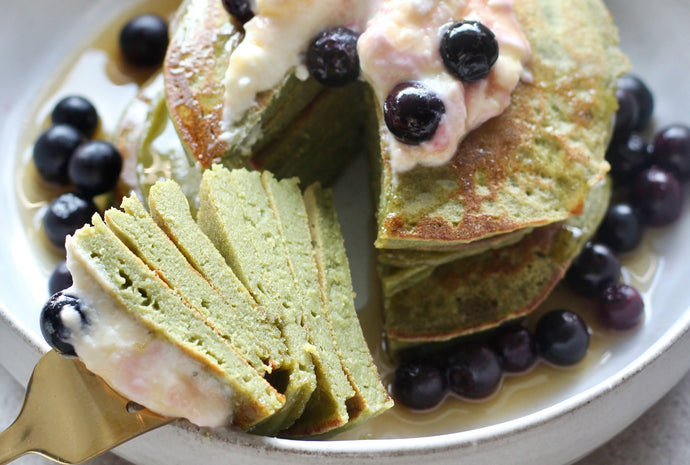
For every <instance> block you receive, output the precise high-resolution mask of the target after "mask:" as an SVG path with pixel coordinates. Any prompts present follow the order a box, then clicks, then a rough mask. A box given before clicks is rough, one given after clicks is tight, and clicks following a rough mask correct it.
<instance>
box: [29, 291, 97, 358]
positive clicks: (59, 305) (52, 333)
mask: <svg viewBox="0 0 690 465" xmlns="http://www.w3.org/2000/svg"><path fill="white" fill-rule="evenodd" d="M66 310H72V311H75V312H76V313H77V314H78V315H79V318H80V321H81V324H82V325H86V324H88V322H87V319H86V316H85V315H84V312H83V311H82V309H81V304H80V302H79V299H77V298H76V297H72V296H70V295H67V294H65V293H63V292H58V293H57V294H54V295H53V296H52V297H51V298H50V299H49V300H48V302H46V304H45V305H44V306H43V310H42V311H41V317H40V325H41V334H43V338H44V339H45V340H46V342H47V343H48V344H49V345H50V346H51V347H52V348H54V349H55V350H57V351H58V352H61V353H63V354H64V355H76V354H75V352H74V347H73V346H72V344H70V343H69V342H67V341H68V340H69V338H70V336H71V333H72V332H71V331H70V329H69V328H68V327H67V326H65V320H64V319H63V316H65V315H63V312H64V311H66Z"/></svg>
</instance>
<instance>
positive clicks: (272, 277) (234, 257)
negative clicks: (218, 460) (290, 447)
mask: <svg viewBox="0 0 690 465" xmlns="http://www.w3.org/2000/svg"><path fill="white" fill-rule="evenodd" d="M244 173H247V174H249V173H250V172H247V171H244ZM233 174H235V175H233ZM251 174H252V177H250V178H246V177H244V176H242V175H240V173H239V170H235V171H232V172H230V171H228V170H227V169H225V168H222V167H220V166H218V165H214V166H213V167H212V168H211V169H208V170H206V171H205V172H204V175H203V178H202V183H201V187H200V190H199V201H200V206H199V213H198V216H197V223H198V224H199V226H200V227H201V229H202V230H203V231H204V233H205V234H206V235H207V236H208V237H209V239H211V241H212V242H213V243H214V245H215V246H216V248H217V249H218V250H219V251H220V253H221V254H222V255H223V257H224V258H225V261H226V262H227V263H228V264H229V265H230V267H231V268H232V270H233V272H234V273H235V274H236V275H237V277H238V278H239V279H240V281H242V283H243V284H244V285H245V286H246V288H247V289H248V290H249V292H250V293H251V294H252V295H253V296H254V298H255V299H256V301H257V302H258V303H259V304H260V305H262V306H266V307H272V308H274V309H279V310H280V311H281V313H282V315H283V318H282V319H281V325H282V326H281V330H282V331H283V337H284V338H285V343H286V344H287V347H288V353H289V354H290V356H291V357H292V358H293V359H294V360H295V361H296V362H297V367H296V369H295V370H293V371H292V372H291V373H290V375H289V377H288V379H287V380H286V388H285V391H284V392H285V397H286V401H285V406H284V407H283V409H281V410H280V412H278V413H277V414H275V415H273V417H271V418H269V419H268V420H266V421H265V422H263V423H262V424H260V425H257V427H256V428H255V429H254V432H257V433H259V434H277V433H278V432H279V431H282V430H284V429H286V428H289V427H290V426H291V425H292V424H293V423H294V422H295V421H296V420H297V419H298V418H299V417H300V416H301V415H302V412H304V409H305V407H306V405H307V403H308V401H309V399H310V397H311V395H312V393H313V392H314V390H315V389H316V375H315V373H314V363H313V361H312V357H311V352H312V351H313V349H312V347H311V344H310V343H309V335H308V334H307V331H306V328H305V327H304V325H303V323H304V316H303V313H304V309H303V307H302V301H301V297H300V296H299V293H298V287H297V283H296V282H295V280H294V277H293V276H292V274H291V272H290V270H289V267H288V258H287V252H286V251H285V246H284V244H283V242H282V240H281V237H280V233H279V228H278V224H277V221H276V220H275V217H274V215H273V212H272V210H271V207H270V204H269V201H268V197H267V195H266V192H265V191H264V189H263V186H262V185H261V179H260V173H258V172H252V173H251ZM240 186H241V187H240Z"/></svg>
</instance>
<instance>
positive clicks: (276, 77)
mask: <svg viewBox="0 0 690 465" xmlns="http://www.w3.org/2000/svg"><path fill="white" fill-rule="evenodd" d="M254 11H255V13H256V16H254V18H252V19H251V20H250V21H249V22H247V23H246V24H245V26H244V27H245V32H246V34H245V37H244V39H243V40H242V42H241V43H240V44H239V45H238V46H237V48H236V49H235V50H234V52H233V53H232V54H231V57H230V64H229V68H228V71H227V73H226V76H225V98H224V101H225V103H224V115H223V119H224V123H223V124H224V126H225V127H224V128H223V129H224V130H225V131H227V132H226V139H230V140H232V138H233V137H232V129H231V127H232V124H233V123H235V122H237V121H239V120H240V119H241V118H242V116H243V115H244V114H245V113H246V112H247V111H248V110H249V109H250V108H252V106H253V105H255V96H256V94H257V93H258V92H261V91H264V90H268V89H271V88H272V87H274V86H275V85H277V84H278V83H279V82H280V81H281V80H282V79H283V77H284V76H285V75H286V73H288V72H289V71H290V70H292V69H298V70H299V69H301V67H302V66H303V64H302V63H303V60H304V52H305V51H306V49H307V47H308V44H309V42H310V41H311V39H312V38H313V37H314V36H315V35H316V34H318V33H319V32H320V31H322V30H324V29H327V28H329V27H334V26H346V27H349V28H351V29H353V30H354V31H355V32H356V33H361V36H360V38H359V41H358V45H357V47H358V53H359V59H360V65H361V77H362V79H364V80H366V81H367V82H368V83H369V84H371V86H372V88H373V89H374V92H375V94H376V97H377V99H378V103H379V104H380V105H383V101H384V100H385V98H386V96H387V95H388V93H389V92H390V90H391V89H392V88H393V87H395V85H397V84H399V83H401V82H405V81H420V82H422V83H424V84H425V85H426V86H428V87H429V88H430V89H431V90H432V91H434V92H435V93H437V94H438V95H439V97H440V98H441V100H442V101H443V103H444V105H445V108H446V114H445V116H444V117H443V118H442V120H441V123H440V125H439V128H438V130H437V131H436V133H435V135H434V137H433V138H432V139H431V140H429V141H427V142H425V143H422V144H420V145H408V144H405V143H402V142H400V141H398V140H397V139H395V137H394V136H393V135H392V134H391V133H390V132H389V131H388V129H387V128H386V127H385V125H384V126H383V127H382V128H381V134H382V138H383V143H384V144H386V145H387V146H388V148H389V149H390V157H391V158H390V163H391V167H392V169H393V171H394V172H403V171H407V170H409V169H411V168H413V167H415V166H417V165H426V166H438V165H442V164H444V163H446V162H448V161H449V160H450V159H451V158H452V156H453V155H454V154H455V151H456V149H457V146H458V144H459V143H460V142H461V141H462V139H463V138H464V137H465V136H466V135H467V133H468V132H470V131H471V130H473V129H475V128H477V127H478V126H480V125H481V124H482V123H484V122H485V121H487V120H488V119H490V118H493V117H494V116H497V115H499V114H501V113H502V112H503V111H504V110H505V108H506V107H507V106H508V105H509V104H510V94H511V92H512V91H513V89H514V88H515V86H516V85H517V83H518V81H519V80H520V78H523V79H525V80H529V72H528V71H527V70H526V65H527V62H528V61H529V58H530V55H531V51H530V46H529V42H528V41H527V38H526V37H525V35H524V33H523V32H522V29H521V28H520V25H519V23H518V22H517V19H516V18H515V14H514V12H513V2H512V0H257V1H256V5H255V8H254ZM458 20H475V21H480V22H482V23H483V24H484V25H485V26H487V27H488V28H489V29H491V30H492V31H493V33H494V34H495V35H496V40H497V41H498V45H499V57H498V61H497V62H496V64H495V65H494V67H493V68H492V70H491V72H490V73H489V76H487V78H486V79H483V80H481V81H479V82H476V83H471V84H465V83H463V82H461V81H460V80H459V79H457V78H455V77H453V76H452V75H451V74H449V73H448V72H447V71H446V69H445V66H444V64H443V61H442V59H441V55H440V52H439V47H440V40H441V35H442V33H443V32H444V30H445V29H446V28H447V27H448V25H450V24H451V23H453V22H455V21H458ZM298 75H299V74H298Z"/></svg>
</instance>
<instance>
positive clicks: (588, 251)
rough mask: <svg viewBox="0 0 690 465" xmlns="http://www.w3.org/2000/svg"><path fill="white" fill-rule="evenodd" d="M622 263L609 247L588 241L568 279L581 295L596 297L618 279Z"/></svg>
mask: <svg viewBox="0 0 690 465" xmlns="http://www.w3.org/2000/svg"><path fill="white" fill-rule="evenodd" d="M620 273H621V264H620V262H619V261H618V258H617V257H616V255H615V254H614V253H613V250H611V249H610V248H609V247H607V246H606V245H604V244H600V243H591V242H589V243H587V244H586V245H585V246H584V247H583V249H582V251H581V252H580V254H579V255H578V256H577V257H576V258H575V260H573V263H572V265H571V266H570V269H568V272H567V273H566V281H567V282H568V284H569V285H570V287H571V288H572V289H573V290H574V291H575V292H577V293H578V294H580V295H583V296H585V297H594V296H596V295H597V294H599V293H600V292H602V291H603V290H604V289H606V288H607V287H608V286H609V285H611V284H613V283H614V282H616V281H617V280H618V278H619V277H620Z"/></svg>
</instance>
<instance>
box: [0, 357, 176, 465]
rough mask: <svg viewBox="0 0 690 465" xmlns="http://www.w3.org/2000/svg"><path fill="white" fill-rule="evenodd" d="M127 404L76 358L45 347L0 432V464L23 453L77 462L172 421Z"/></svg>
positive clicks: (66, 461) (71, 462) (62, 461)
mask: <svg viewBox="0 0 690 465" xmlns="http://www.w3.org/2000/svg"><path fill="white" fill-rule="evenodd" d="M133 405H135V404H133V403H132V402H130V401H128V400H127V399H126V398H124V397H122V396H120V395H119V394H117V393H116V392H115V391H113V390H112V389H110V387H108V386H107V385H106V384H105V383H104V382H103V381H102V380H101V379H100V378H99V377H97V376H96V375H94V374H93V373H91V372H89V371H88V370H87V369H86V368H85V367H84V365H83V364H82V363H81V362H80V361H79V360H77V359H75V358H68V357H63V356H61V355H59V354H58V353H56V352H55V351H50V352H48V353H47V354H45V355H44V356H43V357H42V358H41V360H39V362H38V363H37V364H36V368H34V373H33V375H32V376H31V379H30V380H29V385H28V387H27V391H26V397H25V398H24V405H23V406H22V409H21V411H20V413H19V416H18V417H17V419H16V420H15V421H14V423H12V425H10V427H9V428H7V430H5V431H4V432H3V433H2V434H0V465H3V464H6V463H9V462H11V461H12V460H14V459H16V458H17V457H20V456H21V455H24V454H26V453H29V452H33V453H37V454H40V455H43V456H45V457H47V458H49V459H50V460H53V461H55V462H58V463H65V464H76V463H81V462H83V461H85V460H88V459H90V458H93V457H95V456H97V455H100V454H102V453H103V452H106V451H108V450H110V449H112V448H113V447H115V446H117V445H118V444H121V443H123V442H125V441H127V440H129V439H132V438H134V437H135V436H138V435H140V434H142V433H145V432H146V431H149V430H151V429H153V428H157V427H158V426H161V425H163V424H166V423H169V422H170V421H172V419H170V418H165V417H161V416H159V415H156V414H154V413H152V412H150V411H149V410H146V409H136V408H132V406H133Z"/></svg>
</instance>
